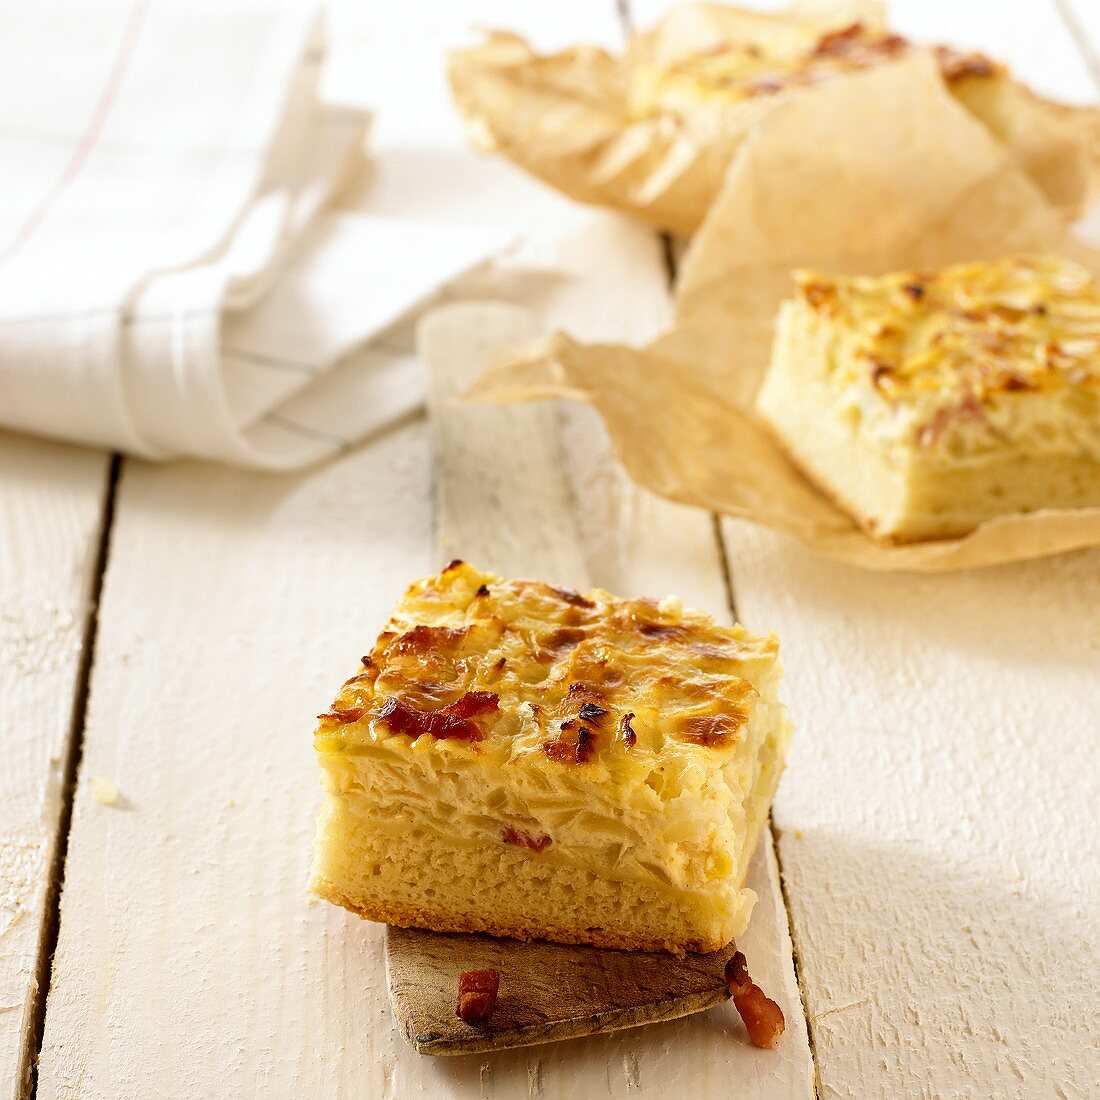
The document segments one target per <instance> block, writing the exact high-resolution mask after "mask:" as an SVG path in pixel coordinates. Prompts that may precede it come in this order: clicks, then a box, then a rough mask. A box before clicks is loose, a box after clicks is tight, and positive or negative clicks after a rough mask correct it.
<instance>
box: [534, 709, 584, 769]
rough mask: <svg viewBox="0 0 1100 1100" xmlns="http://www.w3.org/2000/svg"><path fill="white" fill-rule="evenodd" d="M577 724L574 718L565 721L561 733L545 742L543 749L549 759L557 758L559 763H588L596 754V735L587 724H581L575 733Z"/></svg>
mask: <svg viewBox="0 0 1100 1100" xmlns="http://www.w3.org/2000/svg"><path fill="white" fill-rule="evenodd" d="M576 724H577V723H576V722H575V721H574V720H572V719H571V720H569V721H567V722H563V723H562V724H561V733H559V734H558V736H557V737H555V738H553V739H552V740H550V741H544V742H543V744H542V751H543V753H544V754H545V756H546V758H547V760H556V761H557V762H558V763H559V764H587V763H588V762H589V761H590V760H591V759H592V757H593V756H595V755H596V735H595V734H594V733H593V732H592V731H591V730H590V729H589V728H588V727H587V726H581V727H580V728H579V729H578V730H577V732H576V733H575V734H574V733H573V727H574V726H575V725H576Z"/></svg>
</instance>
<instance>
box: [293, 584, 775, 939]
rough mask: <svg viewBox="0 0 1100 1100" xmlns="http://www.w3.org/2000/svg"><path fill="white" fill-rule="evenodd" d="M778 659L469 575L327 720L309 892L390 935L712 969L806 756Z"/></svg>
mask: <svg viewBox="0 0 1100 1100" xmlns="http://www.w3.org/2000/svg"><path fill="white" fill-rule="evenodd" d="M777 650H778V645H777V642H776V639H775V638H774V636H771V637H766V638H761V637H755V636H753V635H751V634H749V633H748V632H747V631H746V630H744V629H743V628H742V627H740V626H734V627H730V628H727V627H722V626H718V625H717V624H716V623H714V622H713V621H712V620H711V619H710V618H708V617H707V616H705V615H702V614H700V613H697V612H691V611H684V610H682V609H681V607H680V605H679V602H678V601H676V600H674V599H669V600H665V601H663V602H661V603H657V602H655V601H652V600H643V599H635V600H624V599H617V598H615V597H614V596H612V595H610V594H609V593H607V592H604V591H602V590H599V589H597V590H595V591H592V592H590V593H588V594H587V595H580V594H579V593H576V592H571V591H567V590H564V589H559V588H554V587H552V586H551V585H548V584H540V583H536V582H530V581H515V580H503V579H501V578H500V577H496V576H493V575H492V574H489V573H482V572H480V571H479V570H477V569H475V568H474V567H473V566H471V565H467V564H465V563H462V562H453V563H452V564H451V565H449V566H448V567H447V568H446V569H444V570H443V572H442V573H440V574H439V575H438V576H434V577H428V578H426V579H424V580H420V581H417V582H416V583H414V584H413V585H412V586H411V587H410V588H409V589H408V591H407V592H406V593H405V596H404V598H403V599H402V600H401V603H400V604H399V606H398V608H397V610H396V612H395V613H394V615H393V617H392V618H391V619H390V621H389V623H388V624H387V626H386V628H385V630H384V631H383V632H382V634H381V636H380V637H379V639H378V641H377V643H376V645H375V647H374V649H373V650H372V652H371V653H370V654H369V656H367V657H365V658H364V659H363V667H362V670H361V671H360V672H359V673H358V674H357V675H356V676H354V677H352V679H350V680H348V681H347V683H346V684H345V685H344V686H343V688H342V689H341V691H340V694H339V696H338V697H337V699H336V701H335V702H334V703H333V705H332V708H331V709H330V710H329V711H328V712H327V713H325V714H323V715H322V716H321V718H320V725H319V726H318V727H317V732H316V737H315V744H316V748H317V752H318V756H319V758H320V762H321V766H322V769H323V772H324V785H325V796H324V803H323V805H322V808H321V811H320V815H319V819H318V826H317V843H316V860H315V863H314V869H313V876H312V881H311V886H312V889H313V890H314V891H315V892H316V893H317V894H319V895H320V896H321V897H323V898H327V899H328V900H330V901H333V902H335V903H336V904H338V905H343V906H345V907H346V908H348V909H351V910H353V911H354V912H357V913H359V914H360V915H361V916H363V917H366V918H368V919H370V920H376V921H385V922H387V923H389V924H396V925H403V926H410V927H420V928H432V929H437V930H445V931H469V932H488V933H491V934H494V935H498V936H513V937H518V938H522V939H530V938H543V939H549V940H557V941H559V942H563V943H589V944H595V945H598V946H604V947H615V948H626V949H638V950H668V951H673V952H682V951H712V950H717V949H718V948H720V947H722V946H724V945H725V944H726V943H728V942H729V940H731V939H732V938H733V937H734V936H736V935H738V934H739V933H740V932H741V931H742V930H743V928H744V927H745V924H746V922H747V921H748V917H749V912H750V910H751V908H752V904H753V902H754V901H755V895H754V894H753V892H752V891H751V890H748V889H746V888H745V886H744V880H745V874H746V870H747V867H748V863H749V859H750V857H751V856H752V853H753V850H754V848H755V847H756V842H757V839H758V837H759V835H760V832H761V829H762V828H763V825H764V822H765V821H766V819H767V814H768V807H769V805H770V803H771V799H772V795H773V793H774V791H775V786H776V783H777V781H778V778H779V773H780V771H781V769H782V765H783V760H784V756H785V752H786V747H787V742H788V738H789V725H788V721H787V716H786V712H785V710H784V708H783V706H782V704H781V703H780V702H779V699H778V696H777V688H778V682H779V668H778V661H777Z"/></svg>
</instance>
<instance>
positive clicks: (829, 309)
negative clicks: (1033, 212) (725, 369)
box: [757, 256, 1100, 541]
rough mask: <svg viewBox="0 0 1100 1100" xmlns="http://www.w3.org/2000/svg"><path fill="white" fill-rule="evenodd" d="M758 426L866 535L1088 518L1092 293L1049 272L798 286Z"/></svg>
mask: <svg viewBox="0 0 1100 1100" xmlns="http://www.w3.org/2000/svg"><path fill="white" fill-rule="evenodd" d="M757 410H758V412H759V413H760V414H761V415H762V417H763V418H764V419H765V420H766V421H767V422H768V423H769V424H770V426H771V427H772V429H773V430H774V432H775V433H776V435H777V436H778V438H779V440H780V441H781V443H782V444H783V446H784V447H785V448H786V450H787V451H788V453H789V454H790V455H791V456H792V457H793V458H794V459H795V460H796V461H797V462H798V464H799V465H800V466H801V467H802V468H803V470H804V471H805V472H806V473H807V474H808V475H809V476H810V477H811V478H812V479H814V480H815V481H816V482H818V484H819V485H820V486H821V487H822V488H823V489H824V490H825V491H826V492H827V493H828V494H829V495H830V496H832V497H834V498H835V499H836V500H837V501H838V503H840V504H841V505H843V507H845V508H846V509H847V510H848V511H849V512H850V513H852V515H853V516H855V517H856V519H857V520H858V521H859V522H860V523H861V524H862V526H863V527H865V528H866V529H867V530H868V531H869V532H870V533H871V534H872V535H874V536H876V537H878V538H881V539H883V540H884V541H913V540H919V539H934V538H947V537H955V536H960V535H964V534H966V533H967V532H969V531H972V530H973V529H974V528H975V527H977V526H978V525H979V524H981V523H984V522H985V521H987V520H990V519H993V518H994V517H996V516H1000V515H1006V514H1010V513H1015V512H1031V511H1035V510H1037V509H1042V508H1081V507H1095V506H1097V505H1100V287H1098V286H1097V283H1096V280H1095V279H1094V278H1093V277H1092V275H1091V274H1090V273H1089V272H1088V271H1086V270H1085V268H1083V267H1081V266H1079V265H1078V264H1075V263H1072V262H1070V261H1069V260H1065V259H1061V258H1059V257H1054V256H1041V257H1028V256H1014V257H1007V258H1005V259H1001V260H996V261H992V262H981V263H978V262H975V263H965V264H957V265H955V266H952V267H946V268H942V269H941V270H938V271H921V272H899V273H895V274H890V275H883V276H876V277H863V276H839V275H838V276H832V275H820V274H817V273H814V272H799V273H798V274H797V275H796V293H795V297H794V298H793V299H792V300H791V301H788V302H785V303H784V304H783V307H782V309H781V311H780V315H779V322H778V326H777V330H776V338H775V348H774V351H773V355H772V363H771V367H770V369H769V371H768V374H767V376H766V378H765V380H764V385H763V387H762V388H761V390H760V393H759V394H758V396H757Z"/></svg>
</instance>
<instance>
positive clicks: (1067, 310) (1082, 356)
mask: <svg viewBox="0 0 1100 1100" xmlns="http://www.w3.org/2000/svg"><path fill="white" fill-rule="evenodd" d="M796 284H797V287H798V295H799V298H800V299H801V300H802V302H804V303H805V304H806V305H807V306H808V307H809V308H810V309H812V310H814V311H816V312H817V313H819V314H821V315H822V316H825V317H828V318H830V320H831V321H832V322H833V323H834V329H835V332H836V340H837V344H836V347H835V349H834V368H833V380H834V382H836V383H837V384H838V385H847V384H849V383H851V382H853V381H858V380H859V379H861V378H868V379H869V380H870V381H871V383H872V385H873V387H874V389H875V390H876V391H877V392H878V393H879V394H880V395H881V397H882V398H884V399H885V400H886V401H887V402H897V401H901V400H907V399H913V398H918V399H919V398H920V396H921V395H922V394H923V395H928V396H935V397H936V398H937V399H938V402H937V403H938V413H939V414H940V415H939V416H936V415H933V416H932V418H931V419H930V420H929V421H928V423H927V424H926V425H925V426H924V429H923V430H924V433H925V437H926V438H925V439H924V440H923V441H924V442H926V443H930V442H935V438H936V437H938V436H939V434H940V433H941V432H942V430H943V429H944V427H945V426H946V424H947V423H948V422H954V421H958V420H959V419H967V418H969V419H974V420H976V419H979V418H980V417H981V416H982V415H983V407H984V405H985V404H986V403H987V402H988V401H989V400H990V399H991V398H993V397H995V396H996V395H998V394H1004V393H1024V392H1027V391H1046V392H1049V391H1062V390H1065V389H1066V388H1067V387H1095V386H1097V385H1098V384H1100V288H1098V287H1097V284H1096V280H1095V279H1094V278H1093V277H1092V275H1091V274H1090V273H1089V272H1088V271H1086V270H1085V269H1084V268H1083V267H1080V266H1078V265H1077V264H1074V263H1071V262H1069V261H1068V260H1063V259H1059V258H1057V257H1026V256H1014V257H1008V258H1006V259H1002V260H997V261H994V262H990V263H966V264H957V265H955V266H954V267H948V268H944V269H943V270H941V271H936V272H901V273H897V274H892V275H884V276H881V277H874V278H872V277H862V276H856V277H850V276H827V275H820V274H817V273H815V272H799V273H797V275H796ZM939 399H942V400H939Z"/></svg>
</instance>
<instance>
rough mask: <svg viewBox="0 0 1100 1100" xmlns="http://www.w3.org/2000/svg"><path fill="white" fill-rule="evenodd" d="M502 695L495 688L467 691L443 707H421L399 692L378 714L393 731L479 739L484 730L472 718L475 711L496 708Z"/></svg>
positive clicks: (477, 712) (412, 734)
mask: <svg viewBox="0 0 1100 1100" xmlns="http://www.w3.org/2000/svg"><path fill="white" fill-rule="evenodd" d="M499 701H500V700H499V697H498V696H497V694H496V693H495V692H492V691H468V692H466V694H465V695H463V696H462V698H461V699H459V700H457V701H456V702H454V703H451V704H450V706H446V707H443V708H442V709H441V710H418V709H417V708H416V707H412V706H409V704H408V703H404V702H402V701H401V700H400V699H398V698H397V697H396V696H394V697H393V698H391V699H387V700H386V702H385V705H384V706H383V707H382V709H381V710H380V711H379V712H378V717H379V718H380V719H381V720H382V721H383V722H385V723H386V725H387V726H388V727H389V728H390V729H391V730H392V731H393V732H394V733H407V734H408V735H409V736H410V737H419V736H420V735H421V734H422V733H430V734H431V735H432V736H433V737H436V738H440V739H443V738H448V737H449V738H452V739H454V740H457V741H480V740H482V738H484V736H485V734H484V733H482V732H481V727H480V726H478V724H477V723H476V722H474V721H471V719H473V718H474V717H475V716H476V715H479V714H485V713H486V712H487V711H491V710H496V709H497V704H498V703H499Z"/></svg>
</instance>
